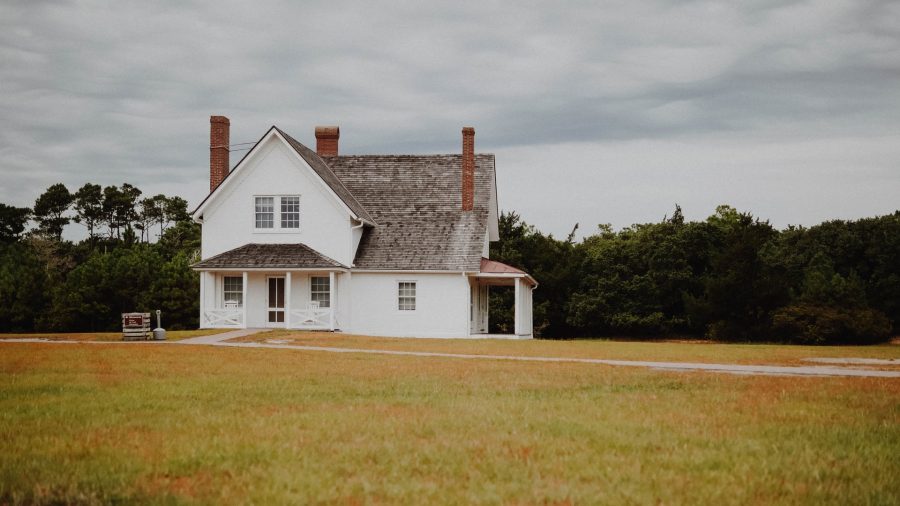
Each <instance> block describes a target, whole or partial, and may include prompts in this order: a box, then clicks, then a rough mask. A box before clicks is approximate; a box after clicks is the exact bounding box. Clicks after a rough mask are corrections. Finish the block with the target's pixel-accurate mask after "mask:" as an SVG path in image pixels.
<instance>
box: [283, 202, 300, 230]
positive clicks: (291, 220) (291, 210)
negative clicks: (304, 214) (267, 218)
mask: <svg viewBox="0 0 900 506" xmlns="http://www.w3.org/2000/svg"><path fill="white" fill-rule="evenodd" d="M281 228H300V197H296V196H293V197H281Z"/></svg>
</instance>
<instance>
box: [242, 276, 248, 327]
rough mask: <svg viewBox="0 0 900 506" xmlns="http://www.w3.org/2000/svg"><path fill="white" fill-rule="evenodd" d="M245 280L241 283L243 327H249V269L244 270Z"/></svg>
mask: <svg viewBox="0 0 900 506" xmlns="http://www.w3.org/2000/svg"><path fill="white" fill-rule="evenodd" d="M243 277H244V281H243V282H242V283H241V311H242V312H243V314H242V315H241V328H242V329H245V328H247V271H244V272H243Z"/></svg>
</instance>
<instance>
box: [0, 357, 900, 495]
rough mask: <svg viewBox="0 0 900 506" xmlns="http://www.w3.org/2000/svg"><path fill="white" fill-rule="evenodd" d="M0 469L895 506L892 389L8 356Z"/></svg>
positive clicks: (377, 364) (247, 490)
mask: <svg viewBox="0 0 900 506" xmlns="http://www.w3.org/2000/svg"><path fill="white" fill-rule="evenodd" d="M432 343H434V342H432ZM513 344H515V343H513ZM614 345H615V343H610V344H609V346H614ZM682 346H695V345H682ZM697 346H700V345H697ZM643 358H645V359H650V358H652V357H650V356H644V357H643ZM0 455H2V458H0V503H7V502H9V503H14V504H15V503H68V502H75V503H91V502H96V503H111V502H123V503H133V502H139V503H167V504H168V503H180V502H197V503H208V504H222V503H229V504H235V503H273V504H304V503H339V504H387V503H390V504H393V503H405V504H430V503H448V504H464V503H484V504H510V503H512V504H522V503H524V504H547V503H550V504H570V503H571V504H578V503H581V504H585V503H587V504H596V503H606V504H646V503H656V502H662V503H666V504H696V503H706V504H746V503H754V504H768V503H783V504H823V503H824V504H898V503H900V481H898V480H897V478H896V477H897V476H898V475H900V457H898V456H900V381H897V380H891V379H876V378H794V377H787V378H782V377H743V376H731V375H719V374H705V373H670V372H658V371H652V370H644V369H636V368H635V369H633V368H615V367H607V366H599V365H590V364H553V363H515V362H503V361H497V362H492V361H465V360H456V359H424V358H415V357H397V356H377V355H353V354H329V353H321V352H304V351H296V350H278V349H230V348H213V347H187V346H165V345H158V346H96V345H78V344H75V345H56V344H9V343H3V344H0Z"/></svg>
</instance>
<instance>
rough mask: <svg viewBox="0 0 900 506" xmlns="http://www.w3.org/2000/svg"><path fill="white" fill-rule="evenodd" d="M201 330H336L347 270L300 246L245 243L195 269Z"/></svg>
mask: <svg viewBox="0 0 900 506" xmlns="http://www.w3.org/2000/svg"><path fill="white" fill-rule="evenodd" d="M193 267H194V270H197V271H199V272H200V328H203V329H210V328H225V329H245V328H285V329H304V330H336V329H338V328H340V325H341V323H340V318H339V314H338V313H339V312H338V311H337V309H336V308H338V307H339V306H338V298H339V295H340V294H339V293H338V292H339V290H338V286H339V285H340V283H341V277H342V275H345V274H346V273H347V272H348V270H349V269H348V268H347V267H346V266H344V265H342V264H340V263H338V262H336V261H334V260H332V259H331V258H328V257H326V256H324V255H322V254H321V253H319V252H317V251H315V250H313V249H311V248H309V247H308V246H306V245H304V244H245V245H244V246H241V247H238V248H235V249H233V250H230V251H226V252H224V253H220V254H218V255H216V256H213V257H211V258H208V259H206V260H203V261H200V262H198V263H196V264H194V266H193Z"/></svg>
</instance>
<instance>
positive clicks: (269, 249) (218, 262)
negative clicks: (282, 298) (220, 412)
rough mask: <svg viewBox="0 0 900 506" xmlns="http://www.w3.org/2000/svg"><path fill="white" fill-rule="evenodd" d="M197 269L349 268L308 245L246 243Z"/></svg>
mask: <svg viewBox="0 0 900 506" xmlns="http://www.w3.org/2000/svg"><path fill="white" fill-rule="evenodd" d="M191 267H193V268H194V269H198V270H203V269H238V268H243V269H260V268H272V269H317V268H322V269H336V268H337V269H341V268H343V269H346V268H347V266H345V265H343V264H341V263H340V262H338V261H336V260H332V259H331V258H328V257H327V256H325V255H323V254H321V253H319V252H318V251H316V250H314V249H312V248H310V247H309V246H307V245H305V244H252V243H251V244H245V245H243V246H240V247H237V248H235V249H233V250H229V251H226V252H225V253H219V254H218V255H216V256H214V257H210V258H207V259H206V260H203V261H202V262H197V263H195V264H194V265H192V266H191Z"/></svg>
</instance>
